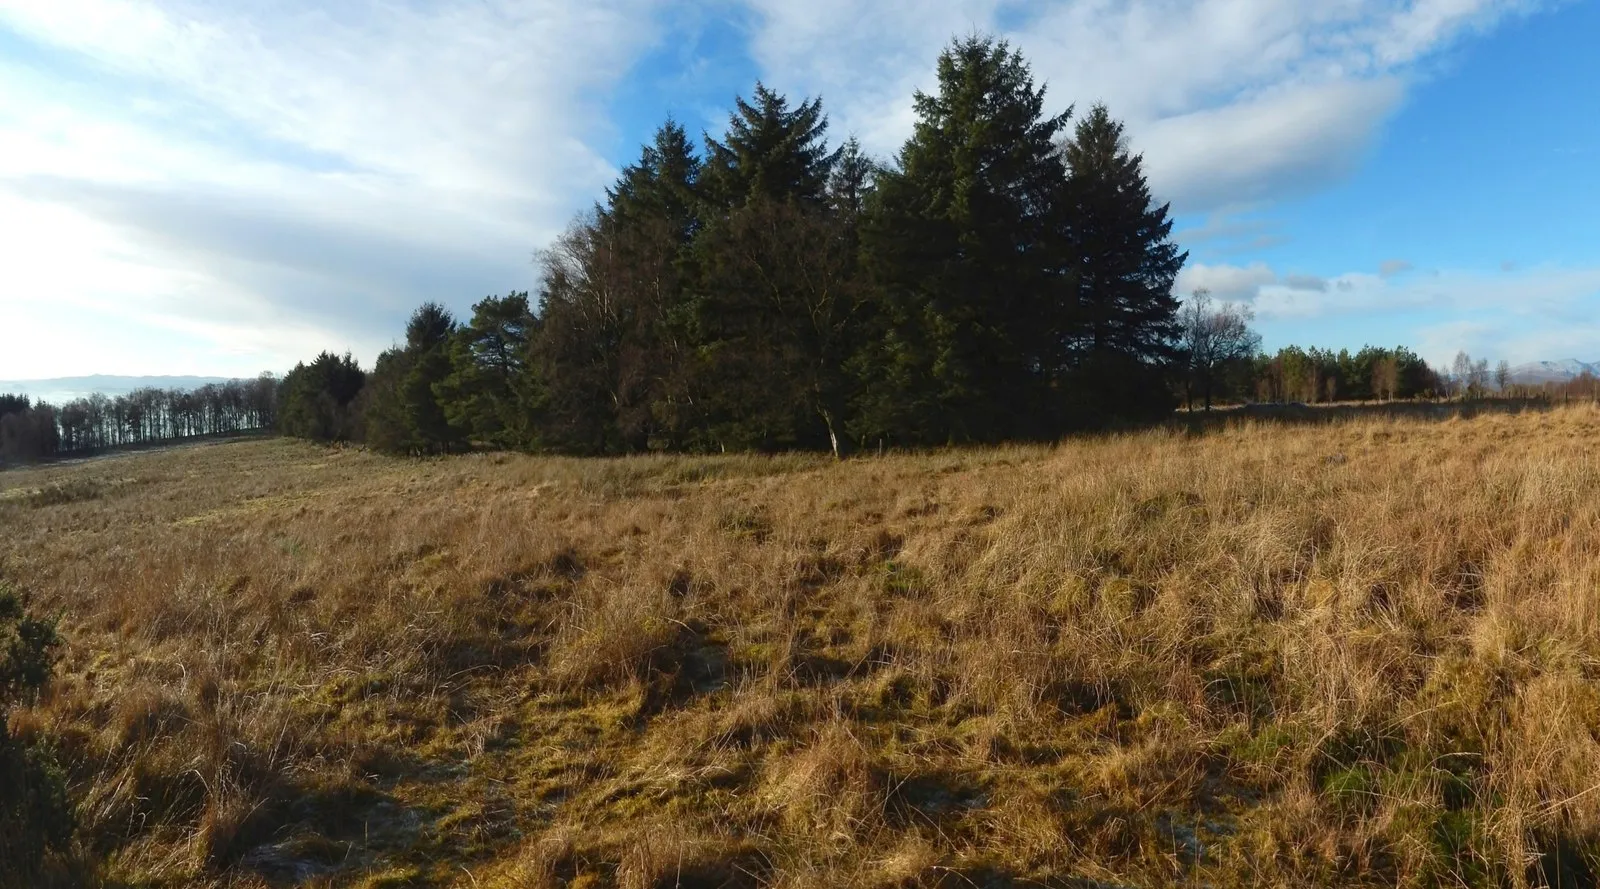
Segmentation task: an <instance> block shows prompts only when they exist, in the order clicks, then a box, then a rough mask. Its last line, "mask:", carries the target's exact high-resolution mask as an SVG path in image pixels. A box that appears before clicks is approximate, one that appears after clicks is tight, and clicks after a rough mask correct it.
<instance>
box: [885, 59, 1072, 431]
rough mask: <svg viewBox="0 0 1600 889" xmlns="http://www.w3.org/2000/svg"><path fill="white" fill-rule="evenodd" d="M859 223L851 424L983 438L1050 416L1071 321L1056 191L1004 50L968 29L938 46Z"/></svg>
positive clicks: (1024, 70)
mask: <svg viewBox="0 0 1600 889" xmlns="http://www.w3.org/2000/svg"><path fill="white" fill-rule="evenodd" d="M914 104H915V109H916V114H917V122H916V125H915V128H914V131H913V133H912V136H911V138H910V139H909V140H908V141H907V142H906V144H905V147H904V148H902V149H901V151H900V155H899V157H898V159H897V163H896V164H895V166H894V167H892V168H891V169H888V170H885V171H883V173H882V174H881V175H880V176H878V177H877V187H878V189H877V196H876V199H875V200H874V201H873V209H872V211H871V212H869V214H868V218H867V220H866V221H865V223H864V224H863V226H862V230H861V236H862V243H863V250H864V254H865V255H864V261H865V262H866V264H867V269H868V273H869V274H870V276H871V278H872V284H873V287H874V291H875V302H876V306H875V316H876V317H877V319H878V324H879V329H877V330H875V331H873V334H874V335H873V340H874V342H873V343H872V346H871V348H870V350H869V352H868V354H866V355H863V356H862V358H861V360H860V361H859V362H858V373H859V375H860V377H861V383H862V391H861V394H860V395H859V396H858V398H857V401H856V406H857V410H858V412H859V414H858V418H857V424H856V425H857V427H858V429H859V430H860V432H861V433H862V434H864V435H865V436H867V437H875V438H876V437H882V438H888V439H890V440H894V441H901V442H908V443H915V442H941V441H993V440H997V439H1003V438H1010V437H1017V436H1039V435H1047V434H1050V433H1052V432H1053V431H1054V429H1055V428H1057V426H1058V414H1059V411H1058V404H1059V400H1060V399H1059V392H1060V390H1059V388H1058V386H1057V385H1056V384H1057V382H1058V381H1057V380H1056V379H1055V375H1056V365H1057V364H1058V362H1057V361H1056V360H1055V359H1054V357H1053V356H1054V354H1055V353H1056V352H1057V351H1058V348H1057V344H1058V343H1060V342H1061V341H1062V340H1063V339H1064V338H1065V336H1066V327H1067V325H1068V324H1070V322H1071V318H1070V317H1069V314H1068V312H1066V311H1063V310H1064V309H1065V308H1066V307H1067V306H1069V305H1070V303H1069V300H1070V284H1069V280H1068V277H1067V275H1068V268H1067V267H1068V265H1069V263H1068V259H1067V257H1066V256H1065V255H1064V244H1063V243H1062V239H1061V237H1060V226H1059V225H1058V224H1057V223H1058V222H1059V219H1058V215H1057V207H1056V202H1057V200H1058V197H1059V195H1060V193H1061V192H1062V190H1063V188H1064V186H1065V182H1066V170H1065V168H1064V167H1063V165H1062V158H1061V152H1060V151H1059V150H1058V148H1057V145H1056V138H1057V136H1058V135H1059V134H1060V133H1061V131H1062V129H1063V128H1064V127H1065V126H1066V123H1067V120H1068V119H1069V117H1070V114H1071V112H1070V111H1066V112H1063V113H1060V114H1056V115H1046V114H1045V112H1044V90H1043V88H1041V87H1037V86H1035V84H1034V81H1033V75H1032V73H1031V71H1030V70H1029V67H1028V64H1027V62H1026V61H1024V60H1023V58H1022V56H1021V54H1020V53H1018V52H1016V51H1014V50H1012V49H1011V47H1010V46H1009V45H1007V44H1005V43H1003V42H1002V43H997V42H995V41H993V40H989V39H985V38H979V37H973V38H969V39H967V40H962V41H958V42H955V43H953V44H952V45H951V46H950V47H949V48H947V49H946V50H945V51H944V53H943V54H942V55H941V56H940V58H939V63H938V89H937V90H936V91H935V92H933V93H922V92H919V93H917V95H916V98H915V101H914Z"/></svg>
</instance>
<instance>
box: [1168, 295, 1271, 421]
mask: <svg viewBox="0 0 1600 889" xmlns="http://www.w3.org/2000/svg"><path fill="white" fill-rule="evenodd" d="M1254 317H1255V316H1254V314H1252V313H1251V311H1250V308H1249V307H1248V306H1241V305H1235V304H1233V303H1220V304H1219V303H1217V302H1216V301H1214V300H1213V299H1212V298H1211V292H1210V291H1208V290H1205V289H1201V290H1196V291H1195V292H1194V295H1193V296H1191V297H1189V299H1188V300H1187V301H1186V302H1185V303H1184V304H1183V308H1181V309H1179V310H1178V325H1179V329H1180V330H1181V331H1182V341H1181V342H1182V347H1181V348H1182V350H1183V356H1184V360H1185V361H1186V362H1187V364H1188V374H1187V376H1186V377H1185V380H1184V402H1185V403H1186V405H1187V406H1188V407H1189V408H1191V409H1193V407H1194V396H1195V394H1196V393H1195V389H1196V388H1198V389H1199V390H1200V391H1199V394H1200V396H1201V397H1202V398H1203V399H1204V402H1205V406H1206V410H1211V399H1212V395H1213V394H1214V393H1215V391H1216V385H1217V378H1218V377H1219V375H1220V374H1221V373H1222V372H1223V371H1224V369H1226V368H1227V366H1228V365H1230V364H1233V363H1236V362H1240V361H1246V360H1248V359H1250V358H1253V357H1254V356H1255V354H1256V352H1257V351H1259V350H1260V348H1261V336H1260V335H1259V334H1257V333H1256V332H1255V331H1253V330H1251V329H1250V322H1251V321H1252V320H1254Z"/></svg>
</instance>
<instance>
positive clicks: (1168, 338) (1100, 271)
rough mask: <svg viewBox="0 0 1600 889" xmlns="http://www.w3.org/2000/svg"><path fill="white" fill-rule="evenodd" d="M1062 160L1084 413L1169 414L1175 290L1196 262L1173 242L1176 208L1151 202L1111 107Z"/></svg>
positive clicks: (1097, 112)
mask: <svg viewBox="0 0 1600 889" xmlns="http://www.w3.org/2000/svg"><path fill="white" fill-rule="evenodd" d="M1063 154H1064V155H1065V158H1066V162H1067V166H1068V169H1069V171H1070V180H1069V182H1068V187H1067V190H1066V194H1067V198H1066V200H1065V202H1064V203H1065V206H1064V208H1063V209H1064V210H1065V216H1066V219H1065V226H1064V227H1065V230H1066V232H1067V233H1068V236H1069V237H1070V240H1071V255H1072V260H1073V263H1074V265H1073V272H1074V278H1075V285H1076V292H1077V301H1076V311H1077V313H1078V316H1079V320H1080V323H1081V326H1080V328H1079V330H1078V332H1077V333H1078V335H1077V336H1076V337H1075V338H1074V339H1073V340H1072V341H1070V342H1069V343H1068V347H1069V350H1070V352H1071V357H1070V360H1071V361H1072V362H1073V363H1074V364H1076V365H1077V368H1078V373H1077V374H1076V376H1075V378H1074V379H1073V385H1074V387H1075V388H1076V389H1077V393H1076V394H1077V396H1078V401H1079V407H1080V410H1082V411H1085V412H1087V413H1088V414H1089V415H1090V416H1091V417H1094V416H1105V415H1108V414H1113V413H1136V414H1139V413H1143V414H1148V413H1159V412H1163V411H1165V410H1169V409H1170V408H1171V404H1170V402H1169V401H1168V400H1167V398H1166V390H1165V388H1164V387H1163V386H1162V385H1160V375H1161V374H1162V373H1163V372H1164V371H1163V369H1164V368H1166V367H1167V366H1169V365H1171V364H1172V362H1174V361H1175V360H1176V358H1177V356H1178V352H1177V342H1178V335H1179V329H1178V325H1177V313H1178V306H1179V300H1178V298H1177V297H1176V296H1174V295H1173V292H1172V286H1173V283H1174V282H1175V281H1176V280H1177V277H1178V272H1179V271H1180V270H1182V268H1183V264H1184V262H1185V260H1186V259H1187V257H1188V254H1186V253H1184V252H1182V251H1181V250H1179V249H1178V246H1177V245H1176V244H1175V243H1173V241H1172V240H1171V234H1172V219H1171V218H1170V216H1169V207H1168V205H1166V204H1157V203H1156V202H1155V200H1154V199H1153V198H1152V197H1151V195H1150V188H1149V185H1148V183H1147V182H1146V180H1145V177H1144V171H1143V158H1142V157H1141V156H1140V155H1137V154H1133V153H1131V152H1130V151H1129V150H1128V147H1127V143H1126V140H1125V139H1124V136H1123V126H1122V124H1121V123H1119V122H1117V121H1115V120H1113V119H1112V117H1111V115H1110V113H1109V112H1108V111H1107V110H1106V108H1105V106H1103V105H1096V106H1095V107H1094V108H1092V109H1091V110H1090V111H1089V113H1088V114H1087V115H1085V116H1084V117H1083V119H1082V120H1080V121H1079V122H1078V125H1077V128H1076V131H1075V132H1074V134H1073V138H1072V139H1071V140H1070V141H1068V142H1067V143H1066V144H1065V146H1064V147H1063Z"/></svg>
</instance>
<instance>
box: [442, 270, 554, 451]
mask: <svg viewBox="0 0 1600 889" xmlns="http://www.w3.org/2000/svg"><path fill="white" fill-rule="evenodd" d="M536 325H537V322H536V320H535V319H534V317H533V312H532V310H531V309H530V308H529V305H528V294H526V293H511V294H508V295H506V296H503V297H499V296H491V297H486V298H485V299H483V300H481V301H480V302H478V303H477V304H476V305H474V306H473V307H472V320H471V321H469V322H468V323H467V324H466V325H464V326H463V327H461V328H460V329H459V330H458V331H457V333H456V335H455V337H454V339H453V340H452V341H451V343H450V345H449V356H450V367H451V371H450V375H449V376H448V377H446V378H445V379H444V381H442V382H441V383H440V384H439V386H440V391H439V396H440V399H441V400H442V402H443V404H444V410H445V416H446V419H447V420H448V422H449V423H450V425H451V427H453V428H455V429H460V430H463V431H465V432H466V434H468V435H470V436H472V437H474V438H476V439H478V440H480V441H483V442H486V443H488V444H492V445H495V446H498V447H504V448H515V447H523V446H526V445H527V444H529V443H531V442H532V440H533V438H534V433H533V429H532V425H531V420H532V410H533V391H532V388H531V379H530V375H529V370H528V344H529V341H530V339H531V337H532V335H533V332H534V329H535V327H536Z"/></svg>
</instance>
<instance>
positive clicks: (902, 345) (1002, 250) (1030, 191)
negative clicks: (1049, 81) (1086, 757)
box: [281, 38, 1185, 454]
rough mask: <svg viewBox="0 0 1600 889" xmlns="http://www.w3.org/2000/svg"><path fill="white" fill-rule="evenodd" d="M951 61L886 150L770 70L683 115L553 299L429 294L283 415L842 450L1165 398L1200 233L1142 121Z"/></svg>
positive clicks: (501, 439)
mask: <svg viewBox="0 0 1600 889" xmlns="http://www.w3.org/2000/svg"><path fill="white" fill-rule="evenodd" d="M937 75H938V76H937V84H938V85H937V88H936V89H935V90H934V91H933V92H932V93H928V94H921V93H919V94H918V95H917V96H916V97H915V100H914V101H915V111H916V117H917V121H916V125H915V129H914V132H913V134H912V136H911V137H910V139H909V140H908V141H907V142H906V143H905V145H904V146H903V147H902V149H901V150H900V152H899V153H898V155H897V156H896V157H895V158H894V159H893V161H891V162H882V161H879V160H877V159H874V158H871V157H868V156H867V155H866V154H865V153H864V152H863V150H862V149H861V147H860V145H858V144H857V143H856V142H855V141H854V140H849V141H846V142H844V143H843V144H842V145H830V144H829V142H828V141H827V129H828V122H827V117H826V115H825V114H824V113H823V108H822V104H821V102H820V101H819V100H816V99H808V100H805V101H802V102H799V103H798V104H792V103H790V102H789V101H788V100H787V99H786V98H785V97H784V96H781V95H779V94H778V93H776V92H774V91H772V90H770V89H768V88H766V87H764V86H760V85H758V86H757V87H756V89H755V91H754V94H753V95H752V96H751V97H750V98H749V99H740V100H738V102H737V106H736V110H735V112H734V113H733V114H732V115H731V119H730V121H729V125H728V128H727V130H726V132H724V133H723V134H721V135H720V136H718V137H712V136H707V137H706V138H705V140H704V144H703V146H696V145H695V144H694V143H693V142H692V141H691V140H690V138H689V135H688V134H687V133H686V132H685V130H684V129H683V127H681V126H679V125H678V124H677V123H674V122H671V121H668V122H667V123H666V124H664V125H663V126H661V127H660V129H659V130H658V131H657V132H656V134H655V136H654V139H653V140H652V141H651V143H650V144H649V145H647V146H645V147H644V149H643V151H642V153H641V154H640V156H639V158H638V160H637V161H636V162H634V163H633V164H631V165H629V166H628V167H627V168H625V169H624V170H623V172H622V175H621V176H620V178H619V179H618V180H617V181H616V183H615V184H613V185H612V186H611V187H610V188H609V189H608V190H607V192H606V194H605V196H604V198H603V200H601V201H600V202H599V203H598V204H597V205H596V206H595V207H594V208H593V210H592V211H591V212H589V213H587V214H585V215H584V216H583V217H582V218H580V219H578V220H577V221H576V222H574V223H573V224H572V226H571V227H570V228H569V229H568V230H567V231H566V232H565V233H564V234H563V235H562V236H561V237H559V238H558V239H557V240H556V242H555V243H554V244H552V245H550V247H549V248H548V249H546V250H544V251H543V252H542V253H541V254H540V259H539V263H540V266H541V271H542V276H541V277H542V286H541V289H540V291H539V293H538V294H537V298H536V303H537V304H536V305H535V304H533V301H532V300H530V297H529V295H527V294H512V295H510V296H505V297H494V298H490V299H487V300H484V301H483V302H481V303H479V304H478V305H477V306H476V307H474V310H473V313H472V316H471V317H470V318H467V319H464V320H458V319H455V318H453V317H452V316H451V315H450V314H449V313H448V312H447V311H445V310H444V309H443V308H442V307H440V306H437V305H434V304H429V305H426V306H424V307H422V308H421V309H419V310H418V311H417V312H416V314H415V315H414V316H413V317H412V319H411V322H410V324H409V325H408V327H407V330H406V336H405V340H404V342H402V343H399V344H397V345H396V346H395V347H394V348H393V349H391V350H389V351H387V352H385V353H384V354H383V356H382V357H380V358H379V360H378V362H377V364H376V366H375V367H374V368H373V369H372V372H371V373H370V374H366V375H364V377H363V375H362V374H360V368H358V367H356V366H355V364H354V362H353V361H349V360H348V358H340V357H337V356H333V355H323V356H320V357H319V358H317V359H316V360H315V361H313V362H311V363H309V364H305V365H302V366H300V367H297V368H295V370H294V371H293V372H291V373H290V374H289V375H288V377H287V378H286V379H285V384H284V390H283V410H282V424H281V425H282V428H283V429H284V431H286V432H289V433H291V434H296V435H305V436H308V437H312V438H319V439H354V438H360V439H362V440H364V441H366V442H368V443H369V444H371V445H374V446H376V447H379V448H383V449H385V450H391V451H397V452H405V453H437V452H445V451H451V450H457V449H461V448H464V447H466V446H467V444H468V443H469V442H476V441H482V442H488V443H492V444H495V445H499V446H504V447H517V448H535V447H536V448H545V449H556V450H562V451H569V452H576V453H588V454H613V453H628V452H638V451H646V450H674V451H705V450H726V449H757V450H776V449H788V448H818V449H832V450H834V451H835V452H840V451H844V450H847V449H849V448H850V447H852V446H861V445H864V444H865V445H873V446H875V445H877V444H878V443H879V442H882V443H887V444H891V445H919V444H943V443H946V442H981V441H996V440H1002V439H1017V438H1049V437H1055V436H1058V435H1060V434H1062V433H1064V432H1068V431H1071V430H1075V429H1083V428H1090V427H1096V426H1103V425H1105V424H1107V423H1112V422H1117V421H1121V420H1138V419H1143V418H1146V417H1152V416H1158V415H1161V414H1163V413H1165V412H1167V411H1170V410H1171V408H1172V406H1173V405H1174V403H1175V398H1174V393H1173V386H1172V374H1173V372H1174V367H1175V366H1177V365H1179V364H1180V363H1181V350H1180V348H1179V342H1178V338H1179V330H1178V320H1177V311H1178V305H1179V304H1178V300H1177V299H1176V298H1175V297H1174V296H1173V293H1172V285H1173V282H1174V280H1175V278H1176V276H1177V274H1178V272H1179V270H1180V269H1181V268H1182V266H1183V263H1184V261H1185V254H1184V253H1182V252H1181V251H1180V250H1179V249H1178V248H1177V246H1176V245H1175V244H1174V243H1173V242H1172V240H1171V237H1170V235H1171V229H1172V222H1171V219H1170V217H1169V213H1168V208H1167V207H1166V206H1165V205H1163V204H1158V203H1157V202H1155V201H1154V200H1153V199H1152V198H1151V195H1150V191H1149V188H1148V186H1147V184H1146V181H1145V176H1144V172H1143V169H1142V160H1141V158H1140V157H1139V156H1138V155H1136V154H1133V153H1131V152H1130V150H1129V149H1128V147H1127V144H1126V140H1125V138H1124V135H1123V128H1122V125H1121V124H1120V123H1118V122H1117V121H1116V120H1114V119H1112V117H1111V116H1110V114H1109V113H1108V112H1107V110H1106V109H1105V108H1103V107H1095V108H1093V109H1091V110H1090V111H1088V112H1087V113H1086V114H1084V115H1082V116H1081V117H1080V118H1078V119H1077V120H1076V122H1075V124H1074V120H1073V114H1072V111H1071V109H1065V110H1059V111H1054V112H1051V111H1047V110H1046V100H1045V92H1044V89H1043V88H1042V87H1041V86H1039V85H1037V84H1036V83H1035V82H1034V80H1033V76H1032V74H1031V72H1030V69H1029V66H1028V64H1027V62H1026V61H1025V60H1024V59H1023V58H1022V56H1021V55H1020V54H1019V53H1017V52H1015V51H1014V50H1012V49H1011V48H1010V47H1009V46H1007V45H1006V44H1005V43H1001V42H995V41H993V40H989V39H983V38H972V39H967V40H962V41H958V42H956V43H953V44H952V45H951V46H950V47H949V48H948V49H947V50H946V51H945V52H944V53H943V54H942V55H941V56H940V58H939V61H938V69H937ZM358 380H359V381H360V384H361V385H359V386H357V385H356V382H357V381H358Z"/></svg>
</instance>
